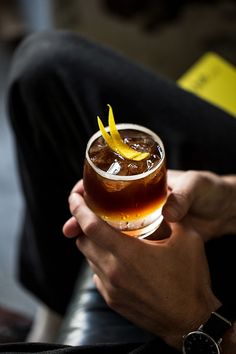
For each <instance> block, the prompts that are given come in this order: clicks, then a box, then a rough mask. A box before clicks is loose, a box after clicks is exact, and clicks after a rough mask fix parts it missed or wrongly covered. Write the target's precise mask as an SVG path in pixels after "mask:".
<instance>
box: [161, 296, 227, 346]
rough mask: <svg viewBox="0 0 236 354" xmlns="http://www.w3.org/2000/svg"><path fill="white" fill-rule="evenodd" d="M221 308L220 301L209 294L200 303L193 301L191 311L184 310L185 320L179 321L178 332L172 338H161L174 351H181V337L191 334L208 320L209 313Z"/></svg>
mask: <svg viewBox="0 0 236 354" xmlns="http://www.w3.org/2000/svg"><path fill="white" fill-rule="evenodd" d="M220 306H221V303H220V301H219V300H218V299H217V298H216V297H215V296H214V294H213V293H212V292H210V293H209V294H208V295H207V296H206V297H205V301H204V302H203V301H202V299H201V303H199V302H197V301H195V303H194V304H192V306H191V310H190V311H188V310H187V309H186V312H185V318H184V319H182V320H181V326H179V329H180V331H179V332H178V333H176V334H175V335H174V334H173V335H172V336H169V335H168V336H167V337H166V338H163V339H164V340H165V342H166V343H167V344H168V345H170V346H171V347H174V348H175V349H177V350H179V351H180V352H181V351H182V344H183V337H184V336H185V335H186V334H187V333H189V332H191V331H196V330H197V329H198V328H199V327H200V326H201V325H202V324H203V323H205V322H206V321H207V320H208V318H210V316H211V313H212V312H214V311H216V310H217V309H218V308H219V307H220Z"/></svg>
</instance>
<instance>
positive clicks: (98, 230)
mask: <svg viewBox="0 0 236 354" xmlns="http://www.w3.org/2000/svg"><path fill="white" fill-rule="evenodd" d="M69 206H70V211H71V213H72V215H73V216H74V217H75V218H76V220H77V222H78V224H79V225H80V227H81V230H82V231H83V233H84V234H85V235H86V236H88V237H89V238H90V239H91V240H92V241H94V242H96V243H97V244H98V245H101V247H104V248H107V249H110V250H112V249H113V250H114V251H115V250H116V249H117V248H120V247H126V245H127V243H128V242H130V241H131V240H130V238H129V237H127V236H125V235H123V234H122V233H120V232H118V231H116V230H115V229H113V228H112V227H110V226H109V225H108V224H107V223H105V222H104V221H102V220H101V219H100V218H98V217H97V216H96V215H95V214H94V213H93V212H92V211H91V210H90V209H89V208H88V207H87V205H86V203H85V201H84V199H83V197H82V196H81V195H80V194H77V193H72V194H71V195H70V198H69Z"/></svg>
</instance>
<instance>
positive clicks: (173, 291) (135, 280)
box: [63, 182, 220, 348]
mask: <svg viewBox="0 0 236 354" xmlns="http://www.w3.org/2000/svg"><path fill="white" fill-rule="evenodd" d="M82 195H83V185H82V182H79V184H78V185H77V186H76V187H75V188H74V191H73V192H72V194H71V196H70V198H69V205H70V210H71V213H72V215H73V217H72V219H70V220H69V221H68V222H67V223H66V224H65V225H64V229H63V230H64V233H65V235H67V236H73V234H76V235H77V240H76V245H77V247H78V249H79V250H80V251H81V252H82V253H83V254H84V255H85V257H86V258H87V260H88V262H89V264H90V266H91V268H92V270H93V272H94V274H95V275H94V281H95V284H96V286H97V289H98V290H99V292H100V293H101V295H102V296H103V298H104V299H105V301H106V302H107V304H108V305H109V306H110V307H111V308H112V309H114V310H115V311H117V312H118V313H120V314H121V315H123V316H124V317H126V318H127V319H129V320H130V321H132V322H134V323H135V324H137V325H139V326H141V327H143V328H145V329H146V330H149V331H151V332H153V333H155V334H157V335H158V336H160V337H162V338H163V339H164V340H165V341H166V342H167V343H168V344H170V345H172V346H174V347H176V348H180V344H181V338H182V335H184V334H185V333H187V332H188V331H189V330H191V329H197V328H198V326H199V325H200V324H201V323H202V322H203V321H204V320H206V319H207V318H208V316H209V314H210V313H211V311H213V310H215V309H216V308H217V307H218V306H219V305H220V304H219V302H218V300H217V299H216V298H215V296H214V294H213V293H212V291H211V286H210V278H209V271H208V265H207V261H206V257H205V253H204V245H203V241H202V238H201V237H200V236H199V235H198V234H197V233H196V232H195V231H194V230H192V229H190V228H189V227H185V225H181V224H178V223H176V224H173V225H171V228H172V233H171V235H170V237H168V238H166V239H164V240H159V241H149V240H140V239H136V238H131V237H129V236H126V235H124V234H122V233H120V232H118V231H116V230H114V229H113V228H111V227H110V226H109V225H108V224H106V223H105V222H104V221H102V220H101V219H99V218H98V217H96V215H95V214H94V213H93V212H92V211H91V210H90V209H89V208H88V207H87V206H86V204H85V202H84V199H83V197H82ZM76 223H78V224H77V226H76Z"/></svg>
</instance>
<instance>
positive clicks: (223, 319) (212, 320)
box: [183, 306, 236, 354]
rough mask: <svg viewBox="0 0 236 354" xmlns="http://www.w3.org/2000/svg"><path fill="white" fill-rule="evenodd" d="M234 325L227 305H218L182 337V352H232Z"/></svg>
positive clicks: (233, 348)
mask: <svg viewBox="0 0 236 354" xmlns="http://www.w3.org/2000/svg"><path fill="white" fill-rule="evenodd" d="M235 349H236V338H235V327H233V322H232V315H231V314H230V312H229V309H228V308H227V306H226V307H225V306H220V307H219V308H218V309H216V310H215V311H213V312H212V313H211V314H210V316H209V318H208V319H207V320H206V321H205V322H203V323H202V324H201V326H200V327H199V328H198V329H197V330H194V331H190V332H189V333H188V334H187V335H185V336H184V338H183V353H184V354H196V353H202V354H220V353H222V354H234V353H235Z"/></svg>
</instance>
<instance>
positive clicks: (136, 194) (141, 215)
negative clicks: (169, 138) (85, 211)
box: [84, 124, 167, 238]
mask: <svg viewBox="0 0 236 354" xmlns="http://www.w3.org/2000/svg"><path fill="white" fill-rule="evenodd" d="M117 128H118V130H119V133H120V135H121V137H122V139H123V141H124V143H126V144H128V145H129V146H131V147H132V148H133V149H135V150H137V151H142V152H147V153H149V154H148V157H147V158H145V159H142V160H141V161H134V160H132V159H127V158H124V157H123V156H121V155H120V154H119V153H117V152H115V151H113V150H111V149H110V147H109V146H108V145H107V144H106V142H105V140H104V139H103V136H102V135H101V132H100V131H98V132H97V133H95V134H94V135H93V136H92V137H91V139H90V140H89V142H88V145H87V149H86V159H85V165H84V189H85V199H86V202H87V204H88V206H89V207H90V208H91V209H92V210H93V211H94V212H95V213H96V214H97V215H98V216H99V217H101V218H102V219H103V220H105V221H106V222H108V223H109V224H110V225H111V226H113V227H115V228H116V229H118V230H121V231H122V232H124V233H126V234H128V235H130V236H135V237H142V238H143V237H146V236H148V235H150V234H151V233H152V232H154V231H155V230H156V229H157V227H158V226H159V225H160V223H161V221H162V214H161V211H162V206H163V204H164V203H165V200H166V196H167V184H166V164H165V151H164V146H163V143H162V141H161V139H160V138H159V137H158V136H157V135H156V134H155V133H153V132H152V131H151V130H149V129H147V128H145V127H142V126H138V125H135V124H118V125H117ZM108 131H109V130H108Z"/></svg>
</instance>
